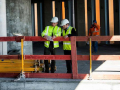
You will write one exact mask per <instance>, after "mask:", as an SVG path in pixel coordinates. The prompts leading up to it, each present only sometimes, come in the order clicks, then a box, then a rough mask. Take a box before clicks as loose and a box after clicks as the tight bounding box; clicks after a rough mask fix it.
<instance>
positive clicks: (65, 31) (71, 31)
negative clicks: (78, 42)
mask: <svg viewBox="0 0 120 90" xmlns="http://www.w3.org/2000/svg"><path fill="white" fill-rule="evenodd" d="M60 26H62V36H63V37H64V38H65V39H66V38H67V37H71V36H76V29H75V28H73V27H71V26H69V21H68V20H67V19H63V20H62V21H61V25H60ZM63 50H64V55H71V42H70V41H63ZM66 67H67V73H72V61H71V60H66Z"/></svg>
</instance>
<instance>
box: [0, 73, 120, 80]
mask: <svg viewBox="0 0 120 90" xmlns="http://www.w3.org/2000/svg"><path fill="white" fill-rule="evenodd" d="M19 74H20V73H0V77H1V78H17V76H18V75H19ZM25 75H26V78H63V79H72V74H66V73H25ZM88 77H89V74H80V73H79V74H78V79H88ZM92 79H94V80H101V79H104V80H120V75H118V74H100V73H99V74H92Z"/></svg>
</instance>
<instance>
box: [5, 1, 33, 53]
mask: <svg viewBox="0 0 120 90" xmlns="http://www.w3.org/2000/svg"><path fill="white" fill-rule="evenodd" d="M6 18H7V33H8V36H12V34H13V33H21V34H22V35H23V36H32V23H31V0H6ZM20 46H21V44H20V43H16V42H8V51H9V50H12V49H17V50H18V49H19V50H21V49H20V48H21V47H20ZM24 46H25V47H24V54H33V51H32V42H26V43H25V44H24Z"/></svg>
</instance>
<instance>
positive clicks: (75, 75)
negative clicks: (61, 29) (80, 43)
mask: <svg viewBox="0 0 120 90" xmlns="http://www.w3.org/2000/svg"><path fill="white" fill-rule="evenodd" d="M70 40H71V59H72V77H73V79H78V66H77V51H76V36H72V37H70Z"/></svg>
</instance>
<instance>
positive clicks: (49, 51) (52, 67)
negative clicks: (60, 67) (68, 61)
mask: <svg viewBox="0 0 120 90" xmlns="http://www.w3.org/2000/svg"><path fill="white" fill-rule="evenodd" d="M50 54H51V55H55V48H53V47H52V46H51V45H50V46H49V48H46V47H45V49H44V55H50ZM44 63H45V72H46V73H49V64H48V60H45V61H44ZM54 72H55V60H52V61H51V73H54Z"/></svg>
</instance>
